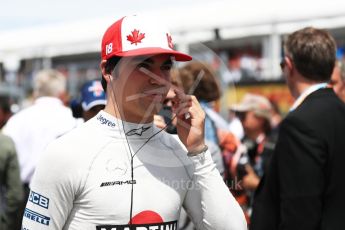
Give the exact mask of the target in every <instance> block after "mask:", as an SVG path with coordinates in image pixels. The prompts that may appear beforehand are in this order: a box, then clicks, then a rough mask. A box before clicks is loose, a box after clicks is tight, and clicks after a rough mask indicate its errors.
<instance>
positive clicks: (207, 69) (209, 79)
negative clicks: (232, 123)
mask: <svg viewBox="0 0 345 230" xmlns="http://www.w3.org/2000/svg"><path fill="white" fill-rule="evenodd" d="M201 71H203V72H204V74H203V75H202V78H201V80H200V82H199V83H198V84H197V85H194V84H195V81H196V80H197V78H198V76H199V75H200V73H201ZM180 79H181V82H182V85H183V88H184V91H185V93H189V91H190V89H191V88H192V87H195V91H194V92H193V95H195V97H196V98H198V99H199V100H205V101H206V102H211V101H215V100H218V99H219V98H220V96H221V90H220V86H219V83H218V79H217V76H216V71H215V70H214V69H213V68H212V67H211V66H210V65H209V64H207V63H204V62H196V61H193V62H189V63H188V64H187V65H185V66H184V67H182V68H181V69H180Z"/></svg>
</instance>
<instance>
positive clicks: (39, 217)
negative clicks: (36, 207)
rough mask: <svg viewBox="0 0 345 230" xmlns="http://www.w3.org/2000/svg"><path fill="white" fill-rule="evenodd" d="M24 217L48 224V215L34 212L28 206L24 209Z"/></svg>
mask: <svg viewBox="0 0 345 230" xmlns="http://www.w3.org/2000/svg"><path fill="white" fill-rule="evenodd" d="M24 217H25V218H28V219H30V220H32V221H35V222H37V223H40V224H43V225H49V222H50V217H47V216H44V215H42V214H40V213H37V212H34V211H32V210H30V209H28V208H26V209H25V211H24Z"/></svg>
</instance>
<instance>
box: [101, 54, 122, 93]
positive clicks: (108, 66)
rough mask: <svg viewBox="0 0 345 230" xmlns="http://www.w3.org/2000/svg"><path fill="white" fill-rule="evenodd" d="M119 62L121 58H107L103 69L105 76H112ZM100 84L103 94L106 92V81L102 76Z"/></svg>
mask: <svg viewBox="0 0 345 230" xmlns="http://www.w3.org/2000/svg"><path fill="white" fill-rule="evenodd" d="M120 60H121V57H118V56H114V57H111V58H109V59H108V60H107V62H106V63H105V67H104V68H105V72H106V73H107V74H112V73H113V71H114V69H115V67H116V65H117V64H118V63H119V61H120ZM101 84H102V87H103V90H104V92H107V81H106V80H105V79H104V76H102V79H101Z"/></svg>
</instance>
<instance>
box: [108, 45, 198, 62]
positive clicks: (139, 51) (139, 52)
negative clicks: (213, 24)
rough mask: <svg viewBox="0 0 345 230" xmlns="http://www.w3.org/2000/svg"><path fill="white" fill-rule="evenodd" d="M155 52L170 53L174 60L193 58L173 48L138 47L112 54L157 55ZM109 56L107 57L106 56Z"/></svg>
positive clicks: (189, 59) (122, 55)
mask: <svg viewBox="0 0 345 230" xmlns="http://www.w3.org/2000/svg"><path fill="white" fill-rule="evenodd" d="M157 54H171V55H172V56H174V57H175V60H176V61H191V60H192V59H193V58H192V57H191V56H189V55H188V54H184V53H181V52H178V51H175V50H169V49H162V48H155V47H152V48H140V49H135V50H129V51H125V52H121V53H114V55H112V56H119V57H133V56H145V55H157ZM108 58H109V57H108Z"/></svg>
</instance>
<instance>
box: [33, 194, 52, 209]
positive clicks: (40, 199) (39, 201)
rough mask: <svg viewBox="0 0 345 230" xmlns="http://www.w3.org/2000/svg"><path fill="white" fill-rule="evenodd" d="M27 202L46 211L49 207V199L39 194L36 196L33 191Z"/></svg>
mask: <svg viewBox="0 0 345 230" xmlns="http://www.w3.org/2000/svg"><path fill="white" fill-rule="evenodd" d="M29 201H30V202H31V203H33V204H35V205H38V206H40V207H42V208H46V209H48V207H49V199H48V198H47V197H45V196H42V195H41V194H38V193H36V192H34V191H32V190H31V191H30V195H29Z"/></svg>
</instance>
